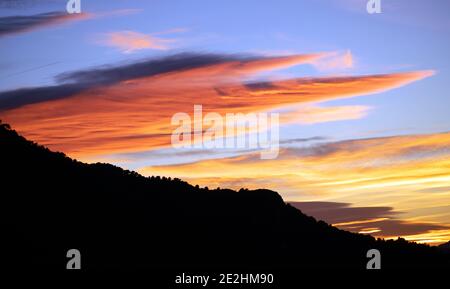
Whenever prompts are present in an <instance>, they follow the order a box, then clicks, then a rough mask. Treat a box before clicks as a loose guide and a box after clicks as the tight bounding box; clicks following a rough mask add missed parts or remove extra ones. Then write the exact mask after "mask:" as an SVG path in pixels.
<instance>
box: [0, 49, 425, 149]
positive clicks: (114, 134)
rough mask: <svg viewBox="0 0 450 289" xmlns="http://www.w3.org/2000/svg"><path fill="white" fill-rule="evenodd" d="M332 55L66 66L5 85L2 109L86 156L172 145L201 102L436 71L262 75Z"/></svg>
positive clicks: (360, 84)
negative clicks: (14, 86)
mask: <svg viewBox="0 0 450 289" xmlns="http://www.w3.org/2000/svg"><path fill="white" fill-rule="evenodd" d="M325 55H327V54H326V53H314V54H305V55H289V56H274V57H256V56H242V55H218V54H216V55H214V54H193V53H191V54H177V55H172V56H167V57H163V58H158V59H152V60H148V59H147V60H144V61H142V62H137V63H131V64H124V65H122V66H112V67H100V68H94V69H91V70H85V71H78V72H73V73H66V74H62V75H59V76H58V77H57V81H59V83H60V84H59V85H55V86H49V87H37V88H28V89H20V90H15V91H7V92H3V93H0V112H1V113H0V116H1V117H2V119H3V120H4V121H6V122H9V123H11V124H12V125H13V126H14V127H15V128H16V129H17V130H18V131H19V132H21V133H22V134H24V135H25V136H27V137H32V139H34V140H36V141H38V142H39V143H41V144H44V145H47V146H49V147H50V148H52V149H55V150H61V151H64V152H66V153H68V154H69V155H71V156H74V157H78V158H84V157H89V156H92V155H100V154H111V153H123V152H139V151H147V150H150V149H158V148H161V147H167V146H170V137H168V135H170V133H171V132H172V130H173V127H172V126H171V125H170V123H171V118H172V116H173V115H174V114H175V113H177V112H187V113H190V112H192V110H193V105H194V104H202V105H203V110H204V112H205V113H207V112H209V111H214V112H217V113H219V114H221V115H225V114H226V113H238V112H239V113H248V112H259V111H268V110H275V109H283V108H286V107H289V106H291V105H299V104H312V103H320V102H325V101H329V100H333V99H339V98H349V97H354V96H359V95H366V94H372V93H378V92H382V91H386V90H389V89H393V88H396V87H400V86H402V85H406V84H408V83H411V82H413V81H417V80H420V79H423V78H425V77H428V76H430V75H431V74H432V72H430V71H416V72H405V73H393V74H383V75H363V76H345V77H319V78H294V79H287V80H277V81H270V82H269V81H261V80H255V79H256V78H259V77H260V75H261V74H262V73H263V72H264V73H267V72H269V71H272V70H275V69H283V68H286V67H290V66H294V65H300V64H311V63H312V62H313V61H315V60H317V59H318V58H320V57H323V56H325ZM346 109H347V111H348V109H349V108H346ZM352 109H353V110H355V108H352ZM359 109H360V111H359V113H360V114H362V112H361V108H359ZM344 110H345V109H344ZM356 110H357V109H356ZM315 112H316V114H322V116H323V115H324V114H325V112H324V110H323V109H322V110H320V109H315ZM338 112H339V109H338ZM338 112H335V114H334V117H335V118H336V117H337V115H338V114H339V113H338ZM340 112H342V108H341V109H340ZM353 112H354V113H355V111H353ZM356 113H357V112H356ZM328 119H330V118H328ZM315 121H318V119H316V120H315Z"/></svg>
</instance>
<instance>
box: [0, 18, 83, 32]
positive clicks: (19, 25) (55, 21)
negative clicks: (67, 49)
mask: <svg viewBox="0 0 450 289" xmlns="http://www.w3.org/2000/svg"><path fill="white" fill-rule="evenodd" d="M90 17H91V14H86V13H79V14H68V13H65V12H47V13H41V14H35V15H26V16H22V15H17V16H7V17H1V18H0V37H2V36H6V35H12V34H17V33H24V32H28V31H31V30H35V29H39V28H43V27H47V26H55V25H59V24H62V23H67V22H71V21H76V20H83V19H88V18H90Z"/></svg>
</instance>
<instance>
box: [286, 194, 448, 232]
mask: <svg viewBox="0 0 450 289" xmlns="http://www.w3.org/2000/svg"><path fill="white" fill-rule="evenodd" d="M290 204H291V205H292V206H293V207H295V208H297V209H299V210H301V211H302V212H303V213H305V214H307V215H310V216H313V217H315V218H316V219H319V220H322V221H325V222H327V223H329V224H337V223H344V222H345V223H346V222H355V221H358V222H360V223H357V224H348V225H340V226H339V228H341V229H344V230H348V231H352V232H359V231H361V230H364V229H367V228H378V229H379V230H380V232H376V233H372V234H371V235H373V236H404V235H415V234H421V233H426V232H429V231H431V230H444V229H448V227H447V226H444V225H439V224H433V223H421V222H406V221H403V220H400V219H397V218H395V217H396V215H398V214H399V212H396V211H394V210H393V208H392V207H351V206H350V205H351V204H349V203H337V202H290ZM378 218H386V219H384V220H379V221H375V222H374V221H373V220H374V219H378ZM365 221H366V222H365Z"/></svg>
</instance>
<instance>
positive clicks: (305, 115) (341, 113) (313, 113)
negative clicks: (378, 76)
mask: <svg viewBox="0 0 450 289" xmlns="http://www.w3.org/2000/svg"><path fill="white" fill-rule="evenodd" d="M369 110H370V107H368V106H362V105H353V106H335V107H320V106H314V105H306V106H303V107H300V108H298V109H296V110H292V111H287V112H283V113H282V114H281V119H280V122H281V123H284V124H290V123H298V124H306V125H311V124H317V123H324V122H332V121H342V120H355V119H360V118H363V117H365V116H366V115H367V113H368V111H369Z"/></svg>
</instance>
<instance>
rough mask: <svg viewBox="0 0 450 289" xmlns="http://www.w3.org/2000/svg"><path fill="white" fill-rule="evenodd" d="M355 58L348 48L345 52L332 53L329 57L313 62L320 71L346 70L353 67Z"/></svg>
mask: <svg viewBox="0 0 450 289" xmlns="http://www.w3.org/2000/svg"><path fill="white" fill-rule="evenodd" d="M353 65H354V60H353V55H352V53H351V52H350V51H349V50H348V51H346V52H344V53H338V52H335V53H330V54H329V56H328V57H324V58H321V59H318V60H316V61H314V62H313V66H314V67H315V68H316V69H318V70H320V71H333V70H345V69H350V68H353Z"/></svg>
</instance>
